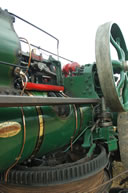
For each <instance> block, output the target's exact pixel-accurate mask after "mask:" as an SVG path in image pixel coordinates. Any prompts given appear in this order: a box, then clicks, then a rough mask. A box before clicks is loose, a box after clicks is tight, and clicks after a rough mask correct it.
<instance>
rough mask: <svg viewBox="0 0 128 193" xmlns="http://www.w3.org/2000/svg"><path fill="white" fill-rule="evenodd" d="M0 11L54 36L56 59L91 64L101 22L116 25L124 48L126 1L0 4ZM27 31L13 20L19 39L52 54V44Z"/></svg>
mask: <svg viewBox="0 0 128 193" xmlns="http://www.w3.org/2000/svg"><path fill="white" fill-rule="evenodd" d="M0 7H1V8H2V9H8V11H10V12H13V13H15V14H16V15H19V16H20V17H23V18H24V19H26V20H28V21H30V22H32V23H34V24H35V25H37V26H39V27H41V28H42V29H44V30H46V31H48V32H49V33H51V34H53V35H54V36H56V37H57V38H58V39H59V40H60V47H59V53H60V55H62V56H64V57H66V58H69V59H71V60H73V61H77V62H78V63H80V64H86V63H92V62H94V61H95V34H96V30H97V28H98V26H99V25H101V24H103V23H105V22H108V21H113V22H116V23H117V24H119V26H120V28H121V30H122V32H123V34H124V37H125V40H126V44H128V1H127V0H36V1H33V0H0ZM27 27H28V26H26V25H24V24H22V25H21V24H20V23H18V21H17V20H16V31H17V32H18V35H19V36H24V37H26V38H27V39H28V41H30V42H31V43H35V42H36V44H37V45H38V46H41V47H43V48H46V49H49V50H51V51H56V49H55V48H56V41H55V40H52V39H51V38H49V40H48V39H47V38H46V36H44V35H42V34H41V33H38V31H34V30H33V29H32V28H31V29H28V30H27ZM25 33H26V34H25ZM45 38H46V39H45ZM64 63H67V62H66V61H64Z"/></svg>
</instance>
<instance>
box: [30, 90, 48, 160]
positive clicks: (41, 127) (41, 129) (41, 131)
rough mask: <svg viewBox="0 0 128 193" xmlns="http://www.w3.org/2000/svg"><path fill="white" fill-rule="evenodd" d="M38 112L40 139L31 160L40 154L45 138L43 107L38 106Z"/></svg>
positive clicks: (38, 138)
mask: <svg viewBox="0 0 128 193" xmlns="http://www.w3.org/2000/svg"><path fill="white" fill-rule="evenodd" d="M26 94H28V95H29V96H32V97H33V94H32V93H30V92H28V91H27V92H26ZM36 111H37V114H38V121H39V132H38V137H37V142H36V145H35V149H34V150H33V152H32V154H31V156H30V157H29V159H31V158H33V157H35V155H36V154H37V153H38V151H39V149H40V146H41V144H42V140H43V136H44V120H43V116H42V111H41V107H40V106H36Z"/></svg>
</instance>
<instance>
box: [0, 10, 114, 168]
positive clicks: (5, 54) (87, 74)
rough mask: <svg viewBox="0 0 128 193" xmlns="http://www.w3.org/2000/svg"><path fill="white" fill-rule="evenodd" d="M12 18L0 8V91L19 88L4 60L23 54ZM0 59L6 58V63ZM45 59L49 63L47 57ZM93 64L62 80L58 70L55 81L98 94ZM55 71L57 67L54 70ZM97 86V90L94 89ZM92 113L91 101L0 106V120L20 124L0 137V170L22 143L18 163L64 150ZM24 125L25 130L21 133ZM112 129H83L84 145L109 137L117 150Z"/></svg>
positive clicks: (72, 90) (75, 92) (70, 90)
mask: <svg viewBox="0 0 128 193" xmlns="http://www.w3.org/2000/svg"><path fill="white" fill-rule="evenodd" d="M13 22H14V18H13V17H12V16H10V15H9V13H8V12H7V11H2V10H0V94H6V93H7V94H10V93H11V94H12V93H13V92H15V93H19V92H21V90H17V89H16V88H15V87H14V82H15V74H14V70H15V67H13V66H11V65H8V64H7V63H10V64H16V65H20V61H21V57H22V56H21V55H20V52H21V45H20V41H19V38H18V36H17V34H16V32H15V30H14V28H13ZM1 61H2V62H6V64H3V63H2V62H1ZM47 62H48V64H49V61H47ZM56 62H57V63H59V62H58V61H56ZM85 66H86V65H85ZM94 66H95V65H94V64H92V65H88V66H86V67H85V68H84V69H85V71H83V73H82V75H76V76H74V77H68V78H63V79H64V81H62V76H61V74H59V75H58V76H57V80H55V81H54V84H55V83H56V84H59V85H60V84H62V83H63V82H64V87H65V92H66V93H67V94H68V95H70V96H72V97H83V98H99V96H100V94H101V90H100V89H99V88H96V87H95V85H94V82H95V77H94V76H93V75H94V73H93V67H94ZM59 69H60V66H59ZM57 72H60V71H59V70H57ZM58 77H59V78H58ZM98 89H99V90H100V92H99V93H100V94H99V93H98V92H97V90H98ZM30 93H31V94H32V95H33V97H34V96H38V95H39V96H42V97H49V93H48V92H43V91H40V92H37V91H32V92H31V91H30ZM55 94H56V93H55ZM56 98H57V97H56ZM59 108H60V109H64V110H65V109H66V112H65V113H63V114H59V113H58V112H59V110H58V109H59ZM93 116H94V115H93V106H92V105H84V106H75V105H66V106H63V107H62V106H41V107H36V106H35V107H29V106H28V107H11V108H10V107H6V108H2V107H0V124H3V123H5V122H17V123H19V124H20V125H21V130H20V132H19V133H18V134H16V135H14V136H7V137H0V171H5V170H7V169H8V168H9V167H11V166H12V165H13V164H14V163H15V162H16V160H17V159H19V155H20V152H21V149H22V148H23V146H24V148H23V152H22V155H21V157H20V159H19V161H18V163H21V162H23V161H25V160H28V159H30V158H33V157H37V158H38V157H42V156H43V155H46V154H48V153H50V152H54V151H57V150H58V149H61V148H63V150H64V149H65V148H66V147H67V145H68V146H70V143H71V139H72V137H73V139H75V138H76V137H77V136H78V135H79V134H80V133H81V132H82V131H83V130H84V129H85V128H88V127H89V128H91V126H92V124H93V118H94V117H93ZM115 117H116V116H115ZM115 120H116V118H115ZM115 122H116V121H115ZM115 124H116V123H115ZM24 128H25V131H26V134H24ZM111 130H112V127H109V128H108V129H107V128H102V129H100V128H99V130H97V132H96V133H93V134H92V132H91V130H90V129H89V130H88V131H87V132H86V133H84V136H83V147H84V146H85V147H87V148H89V147H91V146H92V145H93V140H92V139H94V141H96V140H100V139H102V140H106V141H108V144H110V145H111V146H109V150H110V151H112V150H116V149H117V141H116V140H115V138H114V141H112V143H110V142H111V139H112V136H114V132H113V131H112V132H111ZM40 132H41V133H40ZM24 135H25V136H24ZM24 137H25V142H24Z"/></svg>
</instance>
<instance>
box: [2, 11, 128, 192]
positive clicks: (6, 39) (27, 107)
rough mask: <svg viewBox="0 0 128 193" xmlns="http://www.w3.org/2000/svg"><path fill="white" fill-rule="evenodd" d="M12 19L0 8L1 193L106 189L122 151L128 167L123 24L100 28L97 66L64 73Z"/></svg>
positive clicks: (77, 67) (67, 67)
mask: <svg viewBox="0 0 128 193" xmlns="http://www.w3.org/2000/svg"><path fill="white" fill-rule="evenodd" d="M15 17H17V16H16V15H14V14H11V13H8V11H3V10H2V9H1V10H0V29H1V30H0V66H1V70H0V192H2V193H3V192H4V193H7V192H9V193H11V192H14V193H16V192H26V193H29V192H33V193H35V192H40V193H47V192H49V193H50V192H51V193H53V192H55V193H69V192H70V193H71V192H72V193H75V192H81V193H82V192H105V191H109V189H110V186H111V183H110V182H109V181H108V180H109V179H111V178H112V172H111V167H112V161H113V160H115V159H120V158H119V156H117V155H119V153H120V154H121V159H122V162H123V163H124V165H125V166H126V167H128V164H127V151H128V150H127V143H128V142H127V130H128V129H127V120H128V115H127V112H126V111H127V110H128V99H127V98H128V97H127V96H128V80H127V70H128V64H127V60H128V51H127V48H126V44H125V41H124V38H123V35H122V33H121V31H120V29H119V27H118V25H117V24H115V23H106V24H104V25H102V26H100V27H99V28H98V30H97V34H96V63H93V64H86V65H84V66H80V65H79V64H77V63H74V62H72V63H70V64H67V65H65V66H64V67H63V70H61V63H60V61H59V60H56V59H54V58H53V56H51V55H50V56H49V58H48V59H44V58H43V57H42V55H41V54H40V55H37V54H36V53H35V49H34V48H38V46H36V45H32V44H29V42H28V41H27V40H26V39H23V38H22V39H20V38H19V37H18V36H17V34H16V32H15V30H14V27H13V23H14V21H15ZM18 18H19V17H18ZM20 19H21V18H20ZM24 21H25V20H24ZM26 22H27V21H26ZM27 23H29V22H27ZM29 24H30V23H29ZM31 25H33V24H31ZM33 26H34V25H33ZM34 27H35V26H34ZM38 29H39V28H38ZM40 30H41V29H40ZM21 41H24V42H26V43H27V45H28V47H29V52H23V51H22V50H21V43H20V42H21ZM110 46H111V47H113V48H114V49H115V50H116V52H117V56H118V59H117V60H113V59H112V58H111V52H110ZM32 48H33V49H32ZM41 49H42V48H40V50H41ZM117 157H118V158H117ZM106 181H108V182H109V183H105V182H106Z"/></svg>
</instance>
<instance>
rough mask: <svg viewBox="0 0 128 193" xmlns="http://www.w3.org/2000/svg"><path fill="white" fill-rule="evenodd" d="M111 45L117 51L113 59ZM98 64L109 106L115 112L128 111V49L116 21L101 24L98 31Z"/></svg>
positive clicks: (100, 80) (96, 47)
mask: <svg viewBox="0 0 128 193" xmlns="http://www.w3.org/2000/svg"><path fill="white" fill-rule="evenodd" d="M111 47H113V48H114V51H116V53H117V59H116V60H113V59H112V56H111V55H112V53H111ZM95 52H96V66H97V71H98V76H99V82H100V86H101V89H102V92H103V96H104V98H105V101H106V104H107V106H108V107H109V108H110V109H111V110H112V111H113V112H122V111H128V78H127V71H128V51H127V47H126V44H125V40H124V38H123V35H122V32H121V30H120V28H119V27H118V25H117V24H116V23H111V22H109V23H105V24H103V25H101V26H100V27H99V28H98V30H97V33H96V43H95Z"/></svg>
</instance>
